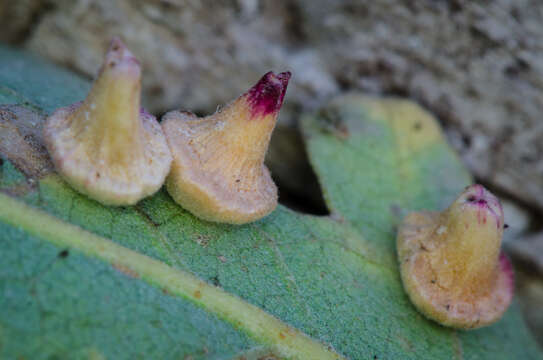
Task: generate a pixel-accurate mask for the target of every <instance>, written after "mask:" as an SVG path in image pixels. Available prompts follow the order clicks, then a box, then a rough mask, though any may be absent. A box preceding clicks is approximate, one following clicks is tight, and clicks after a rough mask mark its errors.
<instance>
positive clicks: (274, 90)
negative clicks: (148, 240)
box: [162, 72, 290, 224]
mask: <svg viewBox="0 0 543 360" xmlns="http://www.w3.org/2000/svg"><path fill="white" fill-rule="evenodd" d="M289 79H290V72H284V73H280V74H277V75H276V74H274V73H272V72H269V73H267V74H266V75H264V76H263V77H262V78H261V79H260V81H259V82H258V83H257V84H256V85H255V86H253V87H252V88H251V89H250V90H249V91H248V92H246V93H245V94H243V95H241V96H240V97H239V98H237V99H236V100H234V101H233V102H232V103H230V104H228V105H227V106H225V107H224V108H223V109H221V110H219V111H217V112H216V113H215V114H213V115H210V116H207V117H203V118H198V117H196V116H195V115H194V114H192V113H188V112H183V111H172V112H169V113H167V114H166V115H164V117H163V119H162V120H163V121H162V128H163V129H164V133H165V135H166V138H167V140H168V143H169V145H170V149H171V151H172V155H173V162H172V170H171V172H170V174H169V175H168V178H167V180H166V186H167V189H168V192H169V193H170V194H171V196H172V197H173V199H174V200H175V201H176V202H177V203H179V204H180V205H181V206H182V207H184V208H185V209H187V210H188V211H190V212H191V213H193V214H194V215H196V216H198V217H200V218H202V219H205V220H209V221H214V222H224V223H231V224H243V223H247V222H251V221H255V220H258V219H260V218H262V217H264V216H266V215H268V214H269V213H270V212H271V211H273V210H274V209H275V207H276V206H277V187H276V186H275V184H274V183H273V181H272V179H271V176H270V173H269V171H268V169H267V168H266V166H265V165H264V157H265V155H266V151H267V149H268V144H269V141H270V137H271V133H272V131H273V129H274V127H275V123H276V120H277V114H278V112H279V109H280V108H281V105H282V103H283V98H284V96H285V92H286V89H287V84H288V81H289Z"/></svg>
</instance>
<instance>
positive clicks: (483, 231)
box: [397, 185, 513, 329]
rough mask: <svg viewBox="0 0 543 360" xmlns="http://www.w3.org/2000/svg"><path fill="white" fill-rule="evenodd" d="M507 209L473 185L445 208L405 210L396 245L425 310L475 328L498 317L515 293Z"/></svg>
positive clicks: (408, 285) (409, 285)
mask: <svg viewBox="0 0 543 360" xmlns="http://www.w3.org/2000/svg"><path fill="white" fill-rule="evenodd" d="M503 228H504V222H503V210H502V206H501V204H500V202H499V200H498V199H497V198H496V197H495V196H494V195H493V194H491V193H490V192H489V191H488V190H486V189H485V188H484V187H483V186H481V185H472V186H470V187H468V188H466V190H465V191H464V192H463V193H462V194H460V196H459V197H458V198H457V199H456V200H455V201H454V202H453V203H452V204H451V206H449V208H448V209H446V210H445V211H443V212H415V213H411V214H409V215H407V217H406V218H405V219H404V221H403V223H402V224H401V226H400V228H399V230H398V237H397V250H398V259H399V262H400V271H401V277H402V282H403V285H404V288H405V290H406V292H407V294H408V295H409V297H410V299H411V301H412V302H413V303H414V305H415V306H416V307H417V308H418V310H419V311H420V312H422V313H423V314H424V315H426V316H427V317H429V318H430V319H433V320H435V321H437V322H438V323H440V324H443V325H446V326H451V327H456V328H462V329H472V328H478V327H482V326H486V325H489V324H491V323H493V322H495V321H496V320H498V319H499V318H500V317H501V316H502V315H503V313H504V312H505V310H506V309H507V307H508V306H509V304H510V303H511V299H512V297H513V272H512V269H511V265H510V263H509V261H508V259H507V258H506V257H505V255H504V254H502V253H501V252H500V246H501V240H502V235H503Z"/></svg>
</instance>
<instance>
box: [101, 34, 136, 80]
mask: <svg viewBox="0 0 543 360" xmlns="http://www.w3.org/2000/svg"><path fill="white" fill-rule="evenodd" d="M104 66H106V67H109V68H110V69H112V70H114V71H115V73H118V74H121V73H125V74H131V75H132V76H136V77H139V76H140V74H141V64H140V62H139V60H138V59H136V57H135V56H134V55H133V54H132V52H130V50H128V48H127V47H126V45H125V44H124V43H123V42H122V41H121V39H119V38H118V37H114V38H113V39H112V40H111V43H110V45H109V49H108V51H107V54H106V59H105V62H104Z"/></svg>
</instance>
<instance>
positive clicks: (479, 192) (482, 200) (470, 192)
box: [465, 184, 503, 228]
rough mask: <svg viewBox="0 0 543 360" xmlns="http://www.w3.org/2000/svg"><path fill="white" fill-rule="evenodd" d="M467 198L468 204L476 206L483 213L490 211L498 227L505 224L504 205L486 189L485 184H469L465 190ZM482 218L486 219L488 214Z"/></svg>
mask: <svg viewBox="0 0 543 360" xmlns="http://www.w3.org/2000/svg"><path fill="white" fill-rule="evenodd" d="M465 200H466V203H467V204H469V205H472V206H476V207H477V208H478V211H479V212H480V213H481V214H482V213H486V212H488V213H490V214H491V215H492V216H493V217H494V218H495V221H496V226H497V227H498V228H500V227H502V226H503V208H502V205H501V203H500V201H499V200H498V198H497V197H496V196H494V195H493V194H492V193H490V192H489V191H488V190H486V189H485V188H484V186H482V185H479V184H474V185H471V186H469V187H468V188H467V189H466V191H465ZM483 215H484V214H482V216H483ZM481 219H486V216H483V217H481Z"/></svg>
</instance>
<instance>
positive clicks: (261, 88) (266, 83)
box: [247, 71, 291, 118]
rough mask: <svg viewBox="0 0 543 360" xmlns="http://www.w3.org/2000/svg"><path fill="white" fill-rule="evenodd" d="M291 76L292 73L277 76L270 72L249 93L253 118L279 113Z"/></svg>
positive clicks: (248, 97) (287, 72)
mask: <svg viewBox="0 0 543 360" xmlns="http://www.w3.org/2000/svg"><path fill="white" fill-rule="evenodd" d="M290 76H291V73H290V71H286V72H282V73H279V74H277V75H276V74H274V73H273V72H272V71H270V72H268V73H266V74H265V75H264V76H263V77H262V78H261V79H260V80H259V81H258V82H257V83H256V85H255V86H253V87H252V88H251V89H250V90H249V91H248V92H247V99H248V101H249V104H250V106H251V115H252V117H253V118H256V117H258V116H266V115H269V114H276V113H277V112H279V109H281V105H283V99H284V97H285V93H286V91H287V86H288V81H289V79H290Z"/></svg>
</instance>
